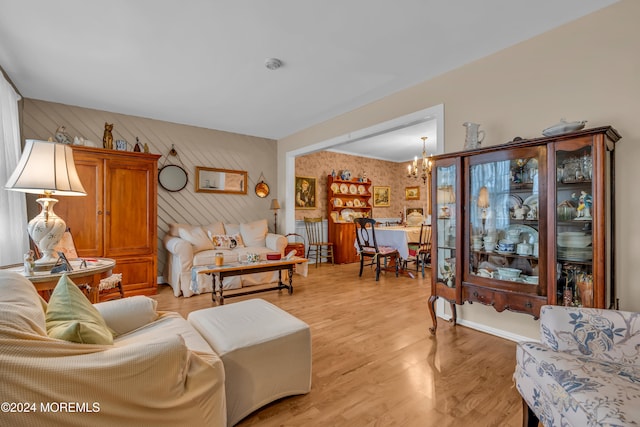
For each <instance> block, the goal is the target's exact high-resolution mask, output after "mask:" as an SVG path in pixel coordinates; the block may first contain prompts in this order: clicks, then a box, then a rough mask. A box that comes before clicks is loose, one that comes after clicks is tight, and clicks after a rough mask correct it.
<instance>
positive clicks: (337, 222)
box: [327, 175, 372, 264]
mask: <svg viewBox="0 0 640 427" xmlns="http://www.w3.org/2000/svg"><path fill="white" fill-rule="evenodd" d="M371 213H372V207H371V181H370V180H367V181H358V180H357V179H352V180H343V179H340V178H338V177H334V176H332V175H329V176H328V177H327V221H328V227H329V230H328V234H329V241H330V242H331V243H333V256H334V261H335V263H336V264H348V263H352V262H357V261H358V260H359V258H358V252H357V251H356V248H355V246H354V243H355V240H356V227H355V223H354V222H353V219H354V218H357V217H365V218H370V217H371Z"/></svg>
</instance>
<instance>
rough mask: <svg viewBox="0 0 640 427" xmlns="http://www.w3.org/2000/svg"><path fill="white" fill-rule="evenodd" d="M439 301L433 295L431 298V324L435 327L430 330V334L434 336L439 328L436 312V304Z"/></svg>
mask: <svg viewBox="0 0 640 427" xmlns="http://www.w3.org/2000/svg"><path fill="white" fill-rule="evenodd" d="M437 299H438V297H437V296H435V295H431V296H430V297H429V313H430V314H431V322H432V323H433V326H432V327H430V328H429V332H431V334H434V335H435V333H436V328H437V327H438V320H437V318H436V310H435V303H436V300H437Z"/></svg>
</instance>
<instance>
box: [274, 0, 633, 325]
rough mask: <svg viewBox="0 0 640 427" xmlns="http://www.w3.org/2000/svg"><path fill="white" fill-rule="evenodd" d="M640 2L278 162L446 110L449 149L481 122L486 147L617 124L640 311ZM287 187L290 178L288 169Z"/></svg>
mask: <svg viewBox="0 0 640 427" xmlns="http://www.w3.org/2000/svg"><path fill="white" fill-rule="evenodd" d="M638 16H640V2H638V1H637V0H622V1H620V2H619V3H616V4H614V5H612V6H610V7H608V8H605V9H603V10H601V11H598V12H596V13H593V14H591V15H588V16H586V17H583V18H581V19H579V20H577V21H574V22H572V23H569V24H566V25H564V26H562V27H560V28H558V29H555V30H553V31H549V32H547V33H545V34H542V35H540V36H538V37H535V38H533V39H530V40H528V41H525V42H523V43H520V44H518V45H515V46H513V47H511V48H508V49H505V50H503V51H501V52H498V53H496V54H494V55H491V56H488V57H486V58H483V59H481V60H478V61H476V62H473V63H471V64H468V65H466V66H464V67H461V68H459V69H457V70H454V71H451V72H449V73H446V74H444V75H442V76H440V77H438V78H435V79H432V80H430V81H426V82H423V83H421V84H418V85H416V86H414V87H411V88H409V89H407V90H404V91H401V92H398V93H396V94H394V95H392V96H389V97H386V98H384V99H382V100H380V101H377V102H374V103H372V104H369V105H367V106H365V107H362V108H360V109H358V110H354V111H352V112H349V113H347V114H343V115H341V116H339V117H336V118H335V119H332V120H329V121H327V122H325V123H322V124H319V125H317V126H314V127H312V128H309V129H306V130H304V131H302V132H299V133H297V134H294V135H291V136H289V137H287V138H284V139H282V140H280V141H278V164H279V165H284V164H285V158H286V153H287V152H289V151H292V150H295V149H300V148H301V147H305V146H308V145H311V144H316V143H319V142H321V141H325V140H329V139H331V138H335V137H337V136H340V135H344V134H347V133H349V132H353V131H356V130H358V129H362V128H366V127H369V126H372V125H374V124H376V123H380V122H384V121H387V120H390V119H393V118H395V117H399V116H402V115H406V114H409V113H412V112H414V111H417V110H421V109H424V108H428V107H431V106H434V105H437V104H440V103H442V104H444V111H445V150H446V151H447V152H452V151H458V150H461V149H462V148H463V145H464V128H463V127H462V123H464V122H465V121H473V122H476V123H481V124H482V128H483V129H485V130H486V135H487V136H486V138H485V140H484V142H483V145H485V146H487V145H492V144H498V143H503V142H506V141H509V140H511V139H513V137H515V136H521V137H523V138H528V137H537V136H541V131H542V129H544V128H546V127H548V126H550V125H552V124H555V123H556V122H557V121H558V120H559V119H560V118H562V117H564V118H566V119H567V120H588V121H589V122H588V127H596V126H602V125H612V126H614V127H615V128H616V129H617V130H618V131H619V132H620V133H621V135H622V137H623V139H622V141H621V142H620V143H619V144H618V146H617V149H616V160H617V163H616V193H617V198H616V200H617V204H618V205H617V211H616V212H617V214H616V218H615V220H616V227H617V236H618V239H617V241H616V247H615V251H616V256H617V261H618V268H617V276H616V277H617V290H618V296H619V298H620V307H621V308H622V309H626V310H636V311H640V280H638V269H637V266H638V265H640V221H638V217H639V215H638V212H640V198H638V197H630V195H632V194H637V190H636V189H635V187H636V186H637V185H638V183H639V182H640V167H638V161H639V159H640V127H638V125H637V121H638V119H637V116H638V114H640V78H639V75H640V55H638V40H640V26H639V25H638V24H637V18H638ZM279 173H280V175H279V178H280V179H279V180H278V181H279V183H280V185H281V186H283V185H284V171H283V170H282V169H281V170H280V171H279ZM459 314H460V315H461V317H463V318H465V319H468V320H470V321H474V322H478V323H482V324H485V325H488V326H489V327H495V328H498V329H503V330H507V331H510V332H512V333H514V334H522V335H527V336H536V335H537V334H538V332H537V322H533V321H532V320H531V317H529V316H526V315H518V314H514V313H507V312H505V313H502V314H498V313H496V312H495V311H494V310H493V309H491V308H490V307H482V306H481V305H479V304H474V305H473V306H470V305H468V304H465V305H464V306H462V307H460V310H459Z"/></svg>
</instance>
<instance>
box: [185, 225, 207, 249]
mask: <svg viewBox="0 0 640 427" xmlns="http://www.w3.org/2000/svg"><path fill="white" fill-rule="evenodd" d="M179 236H180V238H181V239H184V240H186V241H187V242H189V243H191V244H192V245H193V251H194V252H200V251H206V250H208V249H213V243H211V240H209V238H208V237H207V235H206V234H205V233H204V230H203V229H202V228H200V227H193V228H192V229H191V230H188V229H186V228H180V230H179Z"/></svg>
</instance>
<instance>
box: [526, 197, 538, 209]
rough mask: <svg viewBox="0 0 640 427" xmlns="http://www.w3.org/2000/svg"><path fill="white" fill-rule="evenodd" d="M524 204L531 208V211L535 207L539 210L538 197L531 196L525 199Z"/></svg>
mask: <svg viewBox="0 0 640 427" xmlns="http://www.w3.org/2000/svg"><path fill="white" fill-rule="evenodd" d="M522 204H523V205H527V206H529V207H530V208H531V209H533V208H534V207H535V208H536V209H538V195H537V194H532V195H531V196H529V197H527V198H526V199H524V202H522Z"/></svg>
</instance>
